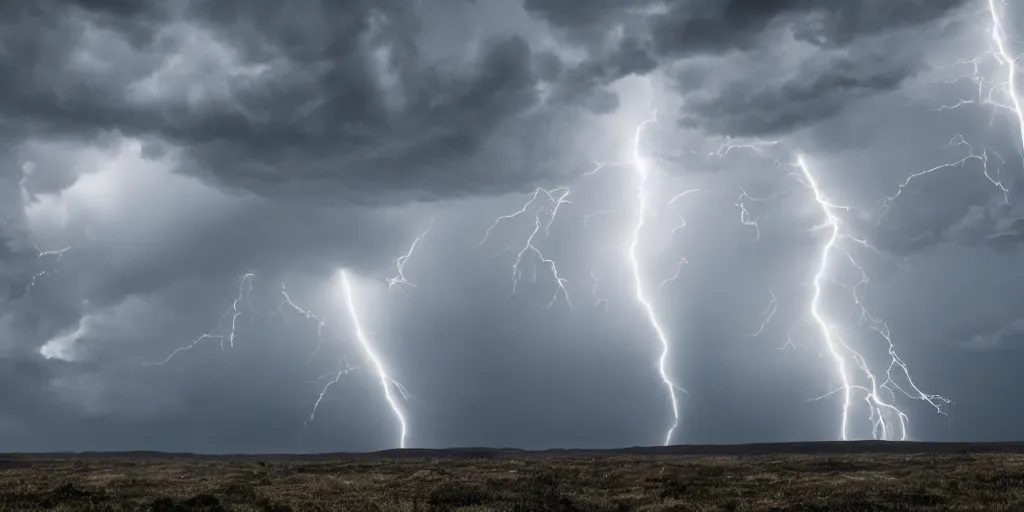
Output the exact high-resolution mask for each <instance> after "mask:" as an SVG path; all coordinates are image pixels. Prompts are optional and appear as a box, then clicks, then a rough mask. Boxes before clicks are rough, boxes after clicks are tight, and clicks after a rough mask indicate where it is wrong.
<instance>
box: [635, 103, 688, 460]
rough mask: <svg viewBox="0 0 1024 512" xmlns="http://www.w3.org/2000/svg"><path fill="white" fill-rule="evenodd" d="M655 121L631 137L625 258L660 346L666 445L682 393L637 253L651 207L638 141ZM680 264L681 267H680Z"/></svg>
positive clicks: (676, 418) (659, 366)
mask: <svg viewBox="0 0 1024 512" xmlns="http://www.w3.org/2000/svg"><path fill="white" fill-rule="evenodd" d="M655 121H657V112H655V113H654V115H653V116H652V117H651V118H650V119H648V120H646V121H644V122H642V123H640V124H639V125H638V126H637V127H636V132H635V134H634V138H633V169H634V170H635V172H636V176H637V184H636V199H637V213H636V225H635V226H634V227H633V232H632V236H631V238H630V241H629V246H628V255H629V266H630V271H631V272H632V276H633V286H634V290H635V291H636V300H637V302H639V303H640V306H641V307H642V308H643V310H644V313H645V315H646V317H647V321H648V322H649V323H650V326H651V328H652V329H653V330H654V333H655V335H656V336H657V338H658V342H659V343H660V344H661V355H660V356H659V357H658V374H659V376H660V377H661V381H662V383H663V384H664V385H665V388H666V389H667V390H668V393H669V398H670V399H671V402H672V426H671V427H669V429H668V431H667V432H665V445H666V446H668V444H669V443H671V442H672V434H673V433H674V432H675V430H676V428H677V427H678V426H679V400H678V397H677V396H676V391H677V390H678V391H682V388H680V387H679V386H678V385H676V384H675V382H673V381H672V379H671V378H669V376H668V371H667V370H666V364H667V361H668V355H669V349H670V348H671V343H670V342H669V339H668V335H667V334H665V330H664V329H663V328H662V326H661V322H660V321H659V320H658V315H657V312H656V311H655V309H654V304H653V303H652V302H651V300H650V299H649V298H648V297H647V291H646V289H645V287H644V280H643V276H642V275H641V273H642V272H641V269H640V258H639V255H638V254H637V252H638V250H639V245H640V234H641V232H642V231H643V228H644V225H645V219H646V217H647V215H648V214H649V210H650V206H649V205H648V202H647V190H646V186H647V181H648V178H649V176H650V170H649V169H648V168H647V162H646V161H645V160H644V158H643V156H642V155H641V153H640V140H641V135H642V133H643V129H644V127H646V126H647V125H648V124H650V123H653V122H655ZM681 265H682V264H680V266H681Z"/></svg>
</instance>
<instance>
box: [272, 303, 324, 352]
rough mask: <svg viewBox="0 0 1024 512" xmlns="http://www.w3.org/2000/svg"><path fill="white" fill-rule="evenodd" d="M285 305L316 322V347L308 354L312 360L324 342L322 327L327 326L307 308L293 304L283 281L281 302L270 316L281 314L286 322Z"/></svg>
mask: <svg viewBox="0 0 1024 512" xmlns="http://www.w3.org/2000/svg"><path fill="white" fill-rule="evenodd" d="M286 307H287V308H288V309H291V310H292V311H294V312H295V313H298V314H299V315H302V316H303V317H305V319H306V320H312V321H314V322H316V348H315V349H313V352H312V353H310V354H309V361H310V362H312V361H313V358H314V357H316V355H317V354H319V353H320V349H321V348H322V347H323V344H324V327H326V326H327V323H326V322H324V321H323V319H321V318H320V317H319V316H317V315H316V314H315V313H313V312H312V311H309V310H307V309H303V308H301V307H299V306H298V305H297V304H295V302H294V301H293V300H292V298H291V297H290V296H289V295H288V289H287V287H286V286H285V284H284V283H281V303H280V304H278V306H277V309H276V310H274V312H273V313H271V316H273V315H281V318H282V320H284V322H285V323H287V322H288V317H287V316H285V315H284V311H285V308H286Z"/></svg>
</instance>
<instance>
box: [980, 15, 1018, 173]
mask: <svg viewBox="0 0 1024 512" xmlns="http://www.w3.org/2000/svg"><path fill="white" fill-rule="evenodd" d="M1001 3H1002V4H1003V7H1004V8H1006V7H1007V6H1006V2H1005V1H1003V2H1001ZM988 10H989V14H990V15H991V17H992V32H991V37H992V44H993V45H994V46H995V56H996V60H998V61H999V64H1000V65H1001V66H1004V67H1006V74H1007V78H1006V82H1005V83H1006V92H1007V95H1008V96H1009V97H1010V102H1011V103H1012V108H1011V109H1010V110H1012V111H1013V113H1014V115H1015V116H1016V118H1017V130H1018V132H1019V135H1020V138H1021V151H1022V152H1024V110H1022V109H1021V103H1020V94H1019V93H1018V92H1017V59H1018V58H1020V56H1019V55H1018V56H1013V55H1011V54H1010V48H1009V44H1008V41H1009V39H1008V37H1007V32H1006V28H1005V26H1004V25H1003V17H1004V16H1005V13H1003V12H1000V10H999V9H998V7H997V6H996V0H988ZM1022 154H1024V153H1022Z"/></svg>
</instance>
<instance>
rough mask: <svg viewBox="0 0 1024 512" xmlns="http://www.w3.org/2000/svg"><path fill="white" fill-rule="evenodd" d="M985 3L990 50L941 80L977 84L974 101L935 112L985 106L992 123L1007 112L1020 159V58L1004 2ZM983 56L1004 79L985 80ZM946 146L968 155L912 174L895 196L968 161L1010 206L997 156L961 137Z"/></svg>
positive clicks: (1023, 123)
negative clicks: (913, 183)
mask: <svg viewBox="0 0 1024 512" xmlns="http://www.w3.org/2000/svg"><path fill="white" fill-rule="evenodd" d="M985 2H986V11H987V15H988V17H989V19H990V21H991V28H990V30H989V33H988V47H989V50H988V51H986V52H983V53H982V54H980V55H977V56H975V57H974V58H972V59H968V60H960V61H957V62H956V63H955V64H954V65H970V66H971V72H970V73H967V74H962V75H960V76H957V77H955V78H953V79H951V80H941V81H940V82H942V83H947V84H955V83H958V82H960V81H962V80H970V81H972V82H974V83H975V85H977V99H960V100H958V101H957V102H956V103H953V104H950V105H943V106H941V107H939V108H937V109H935V110H937V111H947V110H956V109H959V108H963V107H965V106H968V105H986V106H990V107H992V116H993V118H992V120H993V122H994V121H995V114H996V112H998V111H1006V112H1009V113H1011V114H1012V115H1013V117H1014V121H1015V123H1016V128H1017V132H1018V135H1019V137H1020V147H1019V148H1018V153H1020V154H1021V156H1022V158H1024V108H1022V106H1021V98H1020V93H1019V91H1018V83H1017V82H1018V73H1019V70H1018V69H1017V60H1018V59H1019V58H1020V56H1019V55H1017V56H1014V55H1012V54H1011V51H1010V38H1009V34H1008V31H1007V28H1006V23H1005V17H1006V13H1005V10H1006V9H1007V8H1008V5H1007V4H1006V2H1005V1H1000V2H997V1H996V0H985ZM986 57H991V58H993V59H994V60H995V61H996V63H997V64H998V65H999V66H1000V67H1002V68H1004V69H1005V70H1006V75H1005V78H1004V79H1001V80H998V81H993V80H989V79H988V78H986V77H985V74H984V72H983V70H982V69H983V63H984V61H985V60H986ZM947 146H963V147H966V148H967V150H968V153H967V156H965V157H964V158H962V159H960V160H957V161H955V162H951V163H947V164H943V165H939V166H937V167H934V168H931V169H927V170H925V171H922V172H918V173H915V174H912V175H911V176H909V177H908V178H907V179H906V180H904V181H903V183H901V184H900V186H899V189H898V190H897V194H896V196H898V195H899V193H900V192H902V190H903V188H904V187H906V186H907V185H908V184H909V183H910V182H911V181H912V180H914V179H917V178H919V177H922V176H925V175H928V174H932V173H934V172H936V171H940V170H945V169H951V168H955V167H963V166H964V165H965V164H966V163H967V162H970V161H977V162H979V163H980V164H981V166H982V170H983V172H984V175H985V178H986V179H987V180H988V181H989V182H990V183H992V184H993V185H995V186H996V187H997V188H998V189H999V190H1000V191H1001V192H1002V194H1003V202H1004V203H1006V204H1009V188H1008V187H1007V186H1006V185H1005V184H1004V183H1003V182H1002V181H1001V179H1000V178H999V170H1000V168H1001V165H1002V164H1004V163H1005V161H1004V160H1003V158H1002V157H1001V156H999V154H998V153H996V152H994V151H991V150H989V149H987V148H986V149H984V150H982V151H981V152H980V153H976V152H975V151H974V148H973V147H971V145H970V144H968V143H967V142H966V141H965V140H964V138H963V136H962V135H956V136H955V137H953V140H952V141H951V142H950V143H949V144H948V145H947ZM990 157H995V158H997V159H998V160H999V163H1000V168H996V170H995V173H994V175H993V173H992V172H990V169H989V160H990ZM896 196H893V197H888V198H886V199H887V201H886V204H887V205H888V203H890V202H891V201H892V200H894V199H895V197H896Z"/></svg>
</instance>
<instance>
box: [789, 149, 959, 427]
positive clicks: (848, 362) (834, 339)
mask: <svg viewBox="0 0 1024 512" xmlns="http://www.w3.org/2000/svg"><path fill="white" fill-rule="evenodd" d="M791 165H793V166H795V167H796V168H797V171H796V172H794V173H793V176H794V177H796V178H797V179H798V180H799V181H800V182H801V183H802V184H803V185H804V186H806V187H807V188H808V189H809V190H810V191H811V193H812V195H813V199H814V201H815V203H816V204H817V205H818V207H819V208H820V209H821V213H822V215H823V216H824V217H825V220H824V222H823V224H822V225H821V229H827V230H828V237H827V238H826V240H825V243H823V244H822V247H821V250H820V253H819V255H818V261H817V265H816V270H815V274H814V279H813V283H812V284H813V289H814V291H813V295H812V297H811V305H810V316H811V318H812V319H813V321H814V324H815V326H816V327H817V329H818V331H819V334H820V336H821V338H822V341H823V343H824V344H825V346H826V348H827V349H828V352H829V354H830V356H831V359H832V362H833V364H834V365H835V369H836V373H837V376H838V378H839V380H840V386H839V387H838V388H837V389H836V390H834V391H832V392H831V393H828V394H827V395H825V396H829V395H832V394H834V393H842V396H843V405H842V415H841V422H840V432H839V434H840V438H841V439H842V440H844V441H845V440H848V439H850V434H849V423H850V409H851V407H852V406H853V400H854V393H855V392H860V393H863V394H864V399H865V401H866V402H867V404H868V407H869V408H870V411H871V415H870V421H871V429H872V437H874V438H876V439H900V440H906V439H907V436H908V432H907V425H908V422H909V417H908V416H907V414H906V413H904V412H903V411H902V410H900V409H899V408H897V406H896V405H895V400H896V394H897V393H899V394H901V395H904V396H907V397H909V398H912V399H915V400H921V401H924V402H926V403H928V404H929V405H931V406H932V407H934V408H935V410H936V411H937V412H938V413H940V414H943V415H945V414H946V412H945V410H944V409H943V406H945V405H948V404H950V403H951V402H950V400H948V399H946V398H944V397H942V396H939V395H931V394H926V393H924V392H922V391H921V390H920V389H919V388H918V387H917V385H916V384H915V383H914V380H913V379H912V378H911V376H910V370H909V369H908V368H907V365H906V363H904V362H903V360H902V359H901V358H900V357H899V355H897V353H896V347H895V345H894V343H893V340H892V336H891V334H890V332H889V327H888V326H887V325H886V324H885V322H884V321H883V320H882V319H880V318H878V317H875V316H873V315H872V314H871V313H869V312H868V310H867V309H866V307H865V306H864V305H863V303H862V301H861V298H860V296H859V295H858V290H859V288H860V286H861V285H863V284H866V283H867V282H868V279H867V273H866V271H865V270H864V268H863V267H862V266H861V265H859V264H858V263H857V261H856V259H855V258H854V256H853V254H852V253H851V252H849V250H847V249H846V248H845V247H844V245H843V243H844V242H850V243H854V244H856V245H860V246H862V247H866V248H868V249H871V250H874V248H873V247H871V246H870V245H869V244H868V243H867V242H866V241H864V240H861V239H857V238H855V237H853V236H851V235H850V234H849V233H847V232H846V231H844V229H843V221H842V219H841V217H840V212H845V211H849V210H850V209H849V208H848V207H846V206H841V205H838V204H835V203H833V202H832V201H830V200H829V199H828V197H827V196H826V195H825V194H824V193H823V192H822V190H821V187H820V185H819V183H818V180H817V178H816V177H815V175H814V173H813V172H812V171H811V169H810V167H809V166H808V164H807V162H806V159H805V157H804V156H803V155H798V156H797V161H796V163H795V164H791ZM837 258H839V259H841V260H844V261H846V262H847V263H848V264H850V265H852V266H853V268H854V269H855V270H856V271H857V272H858V273H859V275H860V280H859V281H858V282H857V283H855V284H854V285H853V286H850V287H848V289H849V290H850V291H851V293H852V300H853V302H854V304H856V306H857V307H858V308H860V315H861V321H862V323H864V324H866V325H867V326H868V327H869V328H870V329H871V330H873V331H874V332H875V333H877V334H878V335H879V336H881V337H882V339H884V340H885V341H886V343H887V345H888V346H887V352H888V355H889V357H890V363H889V365H888V368H887V369H886V371H885V375H884V377H885V378H884V379H882V378H881V377H880V376H876V374H875V373H874V372H873V371H872V370H871V369H870V368H869V364H868V362H867V360H866V359H865V358H864V357H863V356H862V355H861V354H860V352H858V351H856V350H854V349H853V348H852V347H851V346H850V344H849V343H847V341H846V340H845V339H844V337H843V336H842V335H841V334H840V332H839V327H838V326H837V325H835V324H834V323H833V322H832V321H831V320H829V318H828V317H827V314H826V313H825V311H824V310H823V308H824V305H823V294H824V291H825V287H826V286H827V284H828V283H829V282H831V281H832V280H833V279H832V278H831V277H830V274H831V269H832V265H833V263H834V260H835V259H837ZM852 372H859V373H861V374H863V377H864V379H865V381H866V382H865V383H864V384H857V383H855V382H854V378H853V374H852ZM896 378H899V379H900V380H902V381H903V384H900V383H899V382H897V381H896V380H894V379H896ZM883 393H884V394H885V395H886V396H883ZM819 398H824V397H819Z"/></svg>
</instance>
